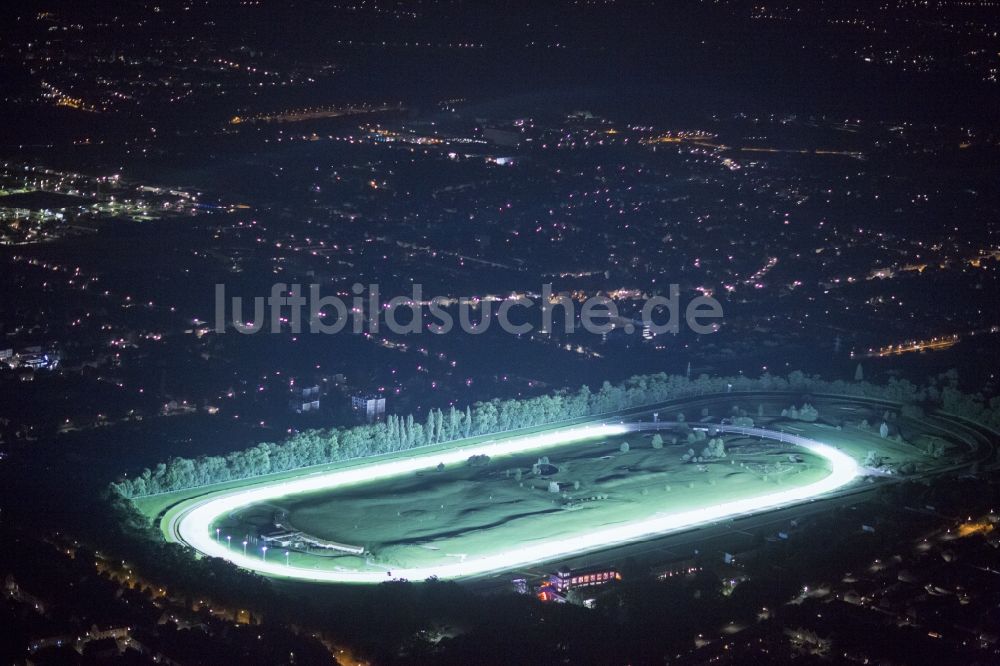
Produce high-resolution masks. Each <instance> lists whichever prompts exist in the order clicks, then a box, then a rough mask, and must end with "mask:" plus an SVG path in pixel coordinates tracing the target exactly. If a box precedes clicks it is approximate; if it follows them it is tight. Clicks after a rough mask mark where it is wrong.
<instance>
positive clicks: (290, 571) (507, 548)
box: [166, 423, 860, 583]
mask: <svg viewBox="0 0 1000 666" xmlns="http://www.w3.org/2000/svg"><path fill="white" fill-rule="evenodd" d="M661 427H669V424H658V423H657V424H654V423H629V424H625V423H622V424H614V425H608V424H604V425H590V426H581V427H574V428H567V429H562V430H553V431H551V432H547V433H542V434H539V435H528V436H524V437H515V438H511V439H504V440H501V441H497V442H487V443H485V444H477V445H474V446H469V447H461V446H457V447H455V448H454V449H450V450H446V451H438V452H433V453H425V454H418V455H414V456H413V457H410V458H403V459H398V460H390V461H385V462H372V463H371V464H369V465H362V466H359V467H352V468H350V469H345V470H334V471H330V472H323V473H320V474H313V475H310V476H303V477H299V478H295V479H290V480H285V481H277V482H275V483H273V484H266V485H261V486H259V487H254V488H248V489H245V490H230V491H224V492H220V493H218V494H215V495H211V496H209V497H207V498H204V499H201V500H198V501H195V502H194V503H193V504H192V505H191V506H190V507H188V508H186V509H185V510H184V511H182V512H181V513H179V515H177V516H176V517H175V518H173V519H172V520H171V521H170V524H169V525H168V526H166V527H167V530H168V532H169V533H170V534H171V535H172V536H173V537H174V538H176V539H177V540H179V541H181V542H183V543H186V544H188V545H189V546H191V547H193V548H195V549H196V550H198V551H200V552H202V553H204V554H205V555H209V556H212V557H221V558H223V559H226V560H229V561H230V562H233V563H234V564H236V565H238V566H241V567H243V568H245V569H250V570H253V571H256V572H258V573H261V574H264V575H268V576H275V577H281V578H291V579H297V580H306V581H317V582H329V583H381V582H384V581H386V580H390V579H393V578H405V579H408V580H424V579H426V578H430V577H432V576H436V577H438V578H442V579H446V578H463V577H470V576H477V575H481V574H486V573H491V572H497V571H504V570H508V569H513V568H516V567H520V566H525V565H531V564H537V563H539V562H545V561H550V560H556V559H560V558H563V557H567V556H571V555H579V554H581V553H585V552H589V551H595V550H600V549H602V548H607V547H609V546H616V545H621V544H624V543H628V542H631V541H636V540H639V539H645V538H649V537H653V536H659V535H662V534H666V533H669V532H673V531H677V530H680V529H685V528H689V527H694V526H696V525H701V524H706V523H712V522H716V521H719V520H724V519H728V518H733V517H736V516H742V515H747V514H751V513H758V512H761V511H765V510H768V509H775V508H778V507H784V506H788V505H791V504H796V503H798V502H802V501H805V500H808V499H811V498H813V497H818V496H820V495H825V494H827V493H830V492H832V491H834V490H837V489H838V488H842V487H843V486H845V485H847V484H849V483H850V482H851V481H853V480H854V479H855V478H856V477H857V476H858V474H859V471H860V469H859V466H858V464H857V462H855V460H854V459H853V458H851V457H850V456H848V455H847V454H845V453H843V452H842V451H840V450H839V449H836V448H834V447H832V446H829V445H827V444H822V443H820V442H817V441H815V440H811V439H808V438H805V437H799V436H797V435H790V434H787V433H779V432H775V431H772V430H765V429H762V428H744V427H736V426H724V425H720V426H711V427H712V428H714V429H715V430H717V431H719V432H730V433H738V434H742V435H750V436H756V437H762V438H765V439H774V440H778V441H781V442H785V443H789V444H794V445H796V446H801V447H802V448H804V449H808V450H809V451H811V452H812V453H814V454H815V455H817V456H820V457H821V458H823V459H825V460H826V461H827V463H828V465H829V467H830V474H829V475H828V476H826V477H824V478H823V479H821V480H820V481H817V482H815V483H811V484H808V485H805V486H800V487H797V488H791V489H789V490H782V491H779V492H773V493H765V494H763V495H758V496H756V497H747V498H743V499H739V500H732V501H728V502H723V503H720V504H716V505H713V506H707V507H701V508H698V509H691V510H687V511H679V512H677V513H671V514H666V515H656V516H654V517H652V518H646V519H642V520H637V521H634V522H631V523H628V524H626V525H615V526H609V527H604V528H598V529H595V530H593V531H590V532H587V533H585V534H578V535H575V536H570V537H561V538H558V539H553V540H550V541H542V542H536V543H530V544H516V545H512V544H506V545H500V546H498V547H499V548H501V549H502V550H498V551H497V552H496V553H493V554H490V555H486V556H480V557H474V558H468V559H458V558H456V559H455V560H454V561H450V562H447V563H445V564H440V565H434V566H422V567H414V568H393V569H392V570H391V572H385V571H356V570H347V569H344V570H335V569H332V570H323V569H312V568H306V567H301V566H296V565H294V564H293V565H289V564H286V562H285V561H283V560H281V559H275V560H274V561H267V560H265V559H263V558H261V557H258V556H256V555H249V554H248V555H244V554H243V553H242V552H241V551H239V550H238V549H237V550H230V548H229V547H228V545H227V544H226V543H224V542H222V541H221V540H219V539H218V538H217V534H216V532H215V529H214V525H215V523H216V522H217V520H219V519H220V518H224V517H226V516H228V515H229V514H230V513H232V512H234V511H239V510H240V509H243V508H245V507H248V506H250V505H252V504H257V503H260V502H268V501H272V500H276V499H279V498H283V497H288V496H291V495H298V494H301V493H311V492H316V491H321V490H334V489H337V488H341V487H344V486H349V485H357V484H361V483H368V482H371V481H376V480H380V479H387V478H390V477H394V476H398V475H400V474H408V473H413V472H416V471H419V470H425V469H431V468H434V467H436V466H437V465H438V464H439V463H444V464H445V465H453V464H464V463H465V462H466V460H467V459H468V458H470V457H471V456H475V455H486V456H490V457H494V456H504V455H511V454H516V453H524V452H527V451H531V450H534V449H545V448H550V447H553V446H559V445H563V444H569V443H572V442H577V441H582V440H587V439H594V438H599V437H608V436H612V435H619V434H622V433H625V432H630V431H635V430H655V429H659V428H661Z"/></svg>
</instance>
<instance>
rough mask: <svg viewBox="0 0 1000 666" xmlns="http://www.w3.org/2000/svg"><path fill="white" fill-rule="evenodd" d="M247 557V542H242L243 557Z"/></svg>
mask: <svg viewBox="0 0 1000 666" xmlns="http://www.w3.org/2000/svg"><path fill="white" fill-rule="evenodd" d="M246 556H247V540H246V539H244V540H243V557H246Z"/></svg>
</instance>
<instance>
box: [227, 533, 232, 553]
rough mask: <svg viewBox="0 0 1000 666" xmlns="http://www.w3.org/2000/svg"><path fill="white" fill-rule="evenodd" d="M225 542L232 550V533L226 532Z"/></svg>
mask: <svg viewBox="0 0 1000 666" xmlns="http://www.w3.org/2000/svg"><path fill="white" fill-rule="evenodd" d="M226 543H227V544H228V545H229V550H232V549H233V535H232V534H227V535H226Z"/></svg>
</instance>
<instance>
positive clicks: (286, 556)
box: [285, 550, 291, 567]
mask: <svg viewBox="0 0 1000 666" xmlns="http://www.w3.org/2000/svg"><path fill="white" fill-rule="evenodd" d="M289 555H291V553H290V552H288V551H287V550H286V551H285V566H286V567H287V566H288V556H289Z"/></svg>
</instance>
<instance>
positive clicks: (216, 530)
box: [215, 527, 222, 541]
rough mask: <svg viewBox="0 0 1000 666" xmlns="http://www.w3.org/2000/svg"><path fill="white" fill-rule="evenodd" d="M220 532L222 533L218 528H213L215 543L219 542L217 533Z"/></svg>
mask: <svg viewBox="0 0 1000 666" xmlns="http://www.w3.org/2000/svg"><path fill="white" fill-rule="evenodd" d="M221 531H222V530H221V529H219V528H218V527H216V528H215V540H216V541H218V540H219V532H221Z"/></svg>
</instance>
